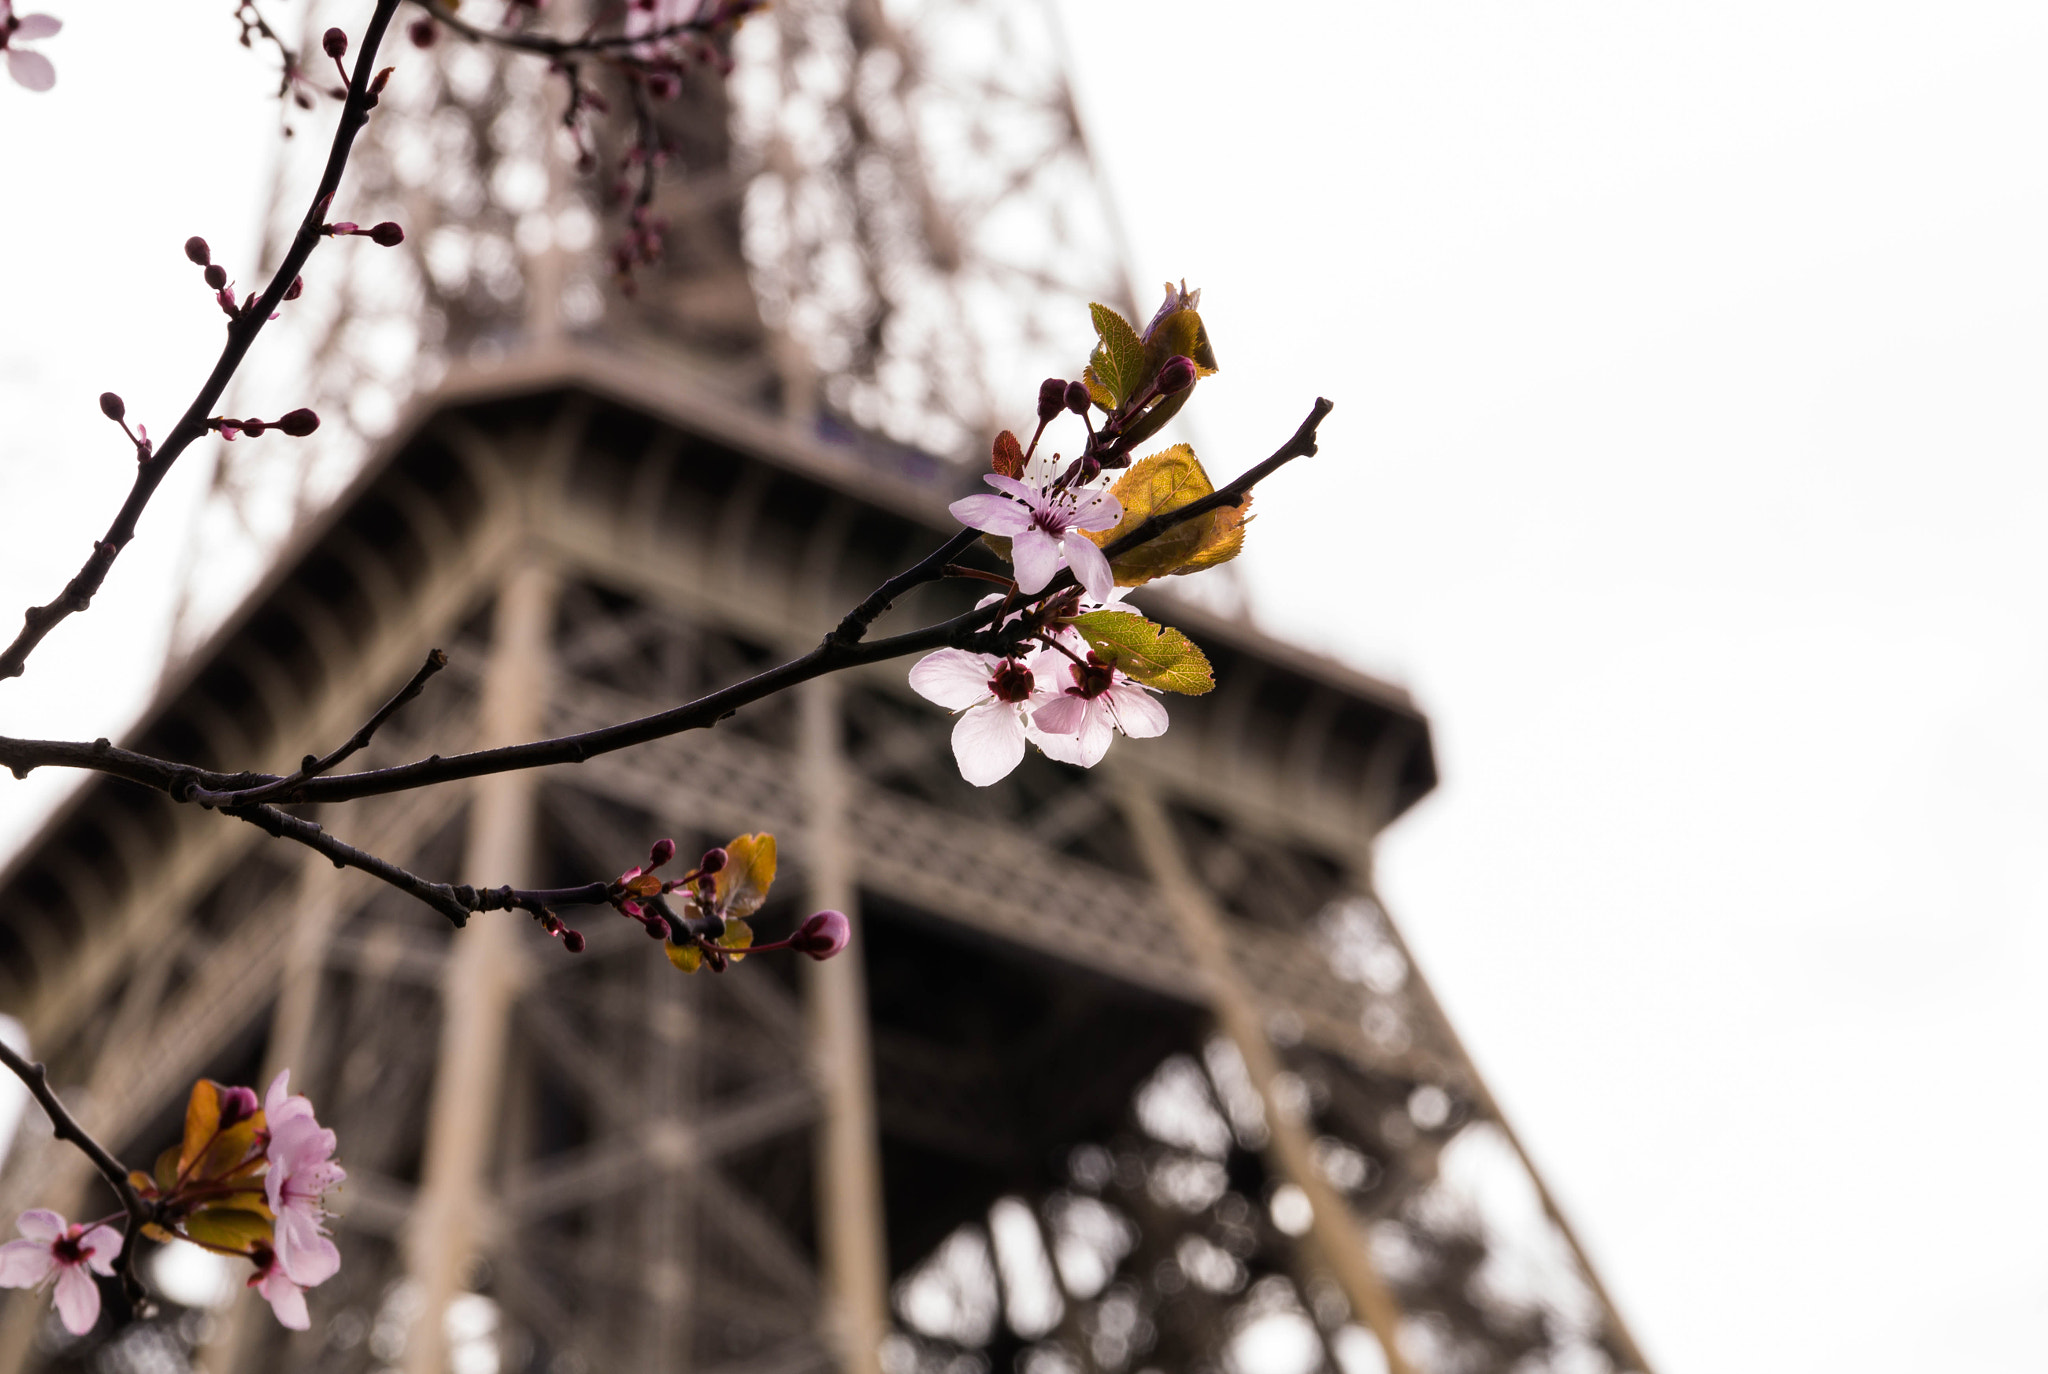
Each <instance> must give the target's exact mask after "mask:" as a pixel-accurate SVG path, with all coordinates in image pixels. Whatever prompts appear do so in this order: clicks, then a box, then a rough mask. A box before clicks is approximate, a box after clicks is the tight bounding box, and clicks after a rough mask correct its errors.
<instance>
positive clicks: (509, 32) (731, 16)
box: [414, 0, 761, 58]
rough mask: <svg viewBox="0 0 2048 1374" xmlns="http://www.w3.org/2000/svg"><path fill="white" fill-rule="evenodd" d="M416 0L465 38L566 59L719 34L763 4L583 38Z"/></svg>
mask: <svg viewBox="0 0 2048 1374" xmlns="http://www.w3.org/2000/svg"><path fill="white" fill-rule="evenodd" d="M414 3H416V4H418V5H419V7H420V8H421V9H423V10H425V11H426V12H427V13H428V14H431V15H432V16H434V18H435V19H436V20H437V21H438V22H440V23H443V24H446V25H447V26H448V27H449V28H451V29H453V30H455V32H457V33H459V34H461V35H462V36H463V37H464V38H467V39H470V40H471V41H473V42H477V43H495V44H497V45H498V46H499V47H502V48H512V49H515V50H517V51H519V52H528V53H534V54H537V55H539V56H541V57H552V58H564V57H579V56H585V55H603V54H606V53H613V52H622V51H624V50H626V49H629V48H637V47H641V46H643V45H646V44H654V43H662V42H666V41H667V40H668V39H671V38H682V37H685V36H687V35H691V34H706V33H715V32H717V30H718V29H719V28H720V27H721V26H723V25H726V24H732V23H737V22H738V21H739V20H740V19H743V18H745V17H746V16H747V14H749V13H750V12H752V11H753V10H757V9H759V8H760V7H761V6H760V4H759V3H758V0H755V2H753V3H743V4H725V5H720V6H718V7H717V8H716V9H714V10H712V11H710V12H709V13H706V14H699V15H695V16H692V17H691V18H689V19H685V20H682V21H680V22H678V23H674V24H670V25H667V26H666V27H663V28H659V29H649V30H648V31H647V32H646V33H631V34H629V33H616V34H606V35H603V36H601V37H600V36H597V35H589V36H586V37H583V38H551V37H549V36H548V35H546V34H543V33H521V32H519V31H518V30H517V29H491V28H485V27H484V26H483V25H481V24H472V23H470V22H469V21H468V20H467V19H464V18H462V17H461V16H460V15H458V14H457V13H456V12H455V11H454V10H453V9H450V8H449V7H448V6H447V5H446V4H444V3H443V0H414Z"/></svg>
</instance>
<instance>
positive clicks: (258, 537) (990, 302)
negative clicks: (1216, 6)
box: [191, 0, 1131, 623]
mask: <svg viewBox="0 0 2048 1374" xmlns="http://www.w3.org/2000/svg"><path fill="white" fill-rule="evenodd" d="M568 8H574V6H569V7H568ZM586 8H588V6H586ZM549 14H550V16H551V18H550V20H549V22H550V23H551V24H553V25H557V26H563V27H564V28H565V29H567V28H573V23H571V22H570V16H569V15H568V14H567V13H566V10H565V7H564V6H563V5H559V4H558V5H555V6H552V7H551V8H550V10H549ZM480 17H484V16H480ZM355 18H356V15H355V14H354V8H353V7H352V6H350V5H348V4H347V3H345V0H321V3H318V4H315V5H314V6H313V7H312V8H311V10H310V11H309V14H308V17H307V20H306V24H307V28H306V31H307V32H308V33H315V32H318V31H319V30H320V28H321V27H323V26H324V25H326V24H328V23H330V22H332V23H344V24H346V23H349V22H352V21H353V20H354V19H355ZM1061 41H1062V40H1061V36H1060V33H1059V30H1058V27H1057V23H1056V19H1055V17H1054V15H1053V12H1052V10H1051V7H1050V5H1049V4H1047V3H1042V2H1041V0H1025V3H997V0H918V2H917V3H915V4H910V3H895V0H889V2H888V3H885V0H783V2H782V3H777V4H776V5H774V6H773V7H772V8H771V9H770V10H769V11H767V12H766V13H764V14H762V15H759V16H756V17H755V18H753V19H750V20H749V21H748V23H747V24H746V25H745V26H743V27H742V29H741V31H740V34H739V37H738V41H737V42H736V44H735V50H734V53H733V56H734V58H735V61H736V66H735V69H734V71H733V73H732V76H731V77H730V78H729V79H727V80H721V79H720V78H719V77H718V76H717V74H716V73H715V72H711V71H709V70H700V71H698V72H697V73H695V75H694V78H693V79H691V80H688V81H686V82H685V84H684V88H683V92H682V95H681V96H680V98H678V99H676V100H674V101H672V102H668V103H665V104H662V105H660V106H658V107H656V112H657V115H658V120H659V124H660V127H661V132H662V136H663V138H664V140H665V141H666V143H667V145H668V147H669V149H670V150H671V151H670V158H669V161H668V163H667V164H666V166H665V167H664V168H663V170H662V174H661V179H660V188H659V193H658V196H657V198H656V200H655V202H654V204H653V207H652V208H653V210H654V211H655V213H656V214H657V215H658V216H659V217H660V218H661V219H662V220H664V221H665V222H666V223H667V225H668V232H667V248H666V253H665V255H664V257H663V259H662V260H661V262H660V263H658V264H657V265H656V266H654V267H651V268H643V269H641V270H640V271H639V272H638V273H637V274H636V281H635V287H636V289H635V291H634V293H633V295H632V296H631V297H630V298H629V297H627V296H625V295H622V294H621V292H620V290H619V289H618V286H617V284H616V282H615V281H614V280H613V279H612V277H611V274H610V269H609V266H608V249H609V247H610V245H611V242H612V240H613V239H614V238H615V236H616V234H617V231H618V228H619V221H620V216H619V214H618V211H617V207H616V205H615V203H614V201H613V190H614V180H613V177H612V175H611V173H610V171H609V170H605V171H602V172H600V173H599V174H597V175H594V176H579V175H578V174H577V173H576V172H575V171H574V169H573V165H572V164H573V160H574V155H575V145H574V143H573V141H572V140H571V139H570V137H569V136H568V135H567V133H566V132H565V131H564V130H563V129H562V127H561V124H560V114H561V111H562V109H563V107H564V104H565V95H564V86H563V83H562V82H561V80H560V79H558V78H555V77H552V76H551V75H550V74H549V73H548V71H547V69H546V67H545V66H544V64H542V63H540V62H538V61H536V60H535V59H533V58H531V57H524V56H518V55H509V54H506V53H503V52H500V51H497V50H494V49H491V48H488V47H484V46H480V45H476V44H469V43H463V42H460V41H456V40H454V39H444V40H443V41H442V42H441V43H440V44H438V45H437V46H435V47H434V48H432V49H429V50H426V51H421V50H417V49H412V48H404V49H403V51H402V52H400V53H399V55H398V57H397V61H398V65H399V72H400V75H399V77H398V79H397V80H396V81H394V83H393V85H392V87H391V90H390V92H389V93H388V94H387V96H386V97H385V101H384V105H383V107H382V108H381V109H380V112H379V115H378V117H377V118H376V119H375V120H373V121H372V123H371V124H370V126H369V128H368V129H367V130H366V131H365V133H364V136H363V138H362V139H361V141H360V142H359V145H358V146H359V151H358V152H357V154H356V157H355V159H354V161H353V163H352V165H351V167H350V171H349V175H348V180H347V181H346V182H345V183H344V190H343V192H342V200H343V201H345V202H346V204H347V205H348V206H349V209H348V214H349V215H351V216H353V217H354V218H355V219H357V220H358V221H360V222H362V223H371V222H373V221H375V220H378V219H382V218H392V219H396V220H398V221H399V222H401V223H402V224H404V225H405V226H406V229H407V233H408V235H409V237H410V244H411V246H409V247H408V248H407V249H406V250H405V251H403V252H397V253H383V252H361V251H349V250H350V249H353V248H355V247H356V246H357V245H349V246H348V248H345V249H343V250H342V251H329V252H326V253H323V254H321V255H320V258H319V261H318V263H317V265H316V267H315V272H316V274H317V282H316V284H311V285H309V289H308V291H307V294H306V296H305V297H304V298H303V299H302V300H301V301H300V302H297V303H295V306H294V309H293V310H292V311H291V312H288V315H287V317H286V318H285V319H283V320H281V321H279V323H278V325H277V326H274V327H273V330H272V334H271V335H266V337H265V344H264V350H263V354H262V356H261V357H260V358H259V359H258V360H256V362H255V363H254V364H252V367H251V369H250V372H249V380H248V381H247V383H246V384H245V385H246V393H245V394H252V395H254V394H261V395H263V396H264V397H266V398H268V397H270V396H272V395H275V394H290V395H292V396H294V397H296V398H297V399H296V401H295V402H294V403H295V404H299V403H307V404H312V405H314V406H315V407H316V408H317V409H318V410H319V411H320V413H321V415H322V416H323V417H324V418H325V419H326V421H327V423H326V424H325V425H324V426H323V429H322V430H321V433H320V434H319V435H318V436H316V437H315V438H314V439H313V440H312V441H310V442H307V443H302V444H298V445H296V446H295V447H294V450H293V452H292V453H291V454H289V455H281V454H280V453H278V452H277V451H276V450H275V446H272V449H271V451H267V452H264V453H257V452H255V451H254V450H253V449H251V448H249V447H248V446H241V447H233V446H226V445H223V446H222V448H221V453H220V460H219V464H218V466H217V468H216V472H215V477H214V490H213V499H212V501H211V502H210V503H209V505H208V509H207V511H206V513H205V514H204V515H203V516H202V519H203V520H204V521H205V522H206V523H207V533H206V537H205V539H204V540H203V541H202V542H203V544H204V546H205V547H207V548H208V549H209V550H210V551H217V550H220V549H221V548H222V546H223V545H224V544H225V545H232V544H238V543H239V544H243V545H248V546H250V547H252V548H273V549H274V548H275V547H276V546H277V545H278V544H279V542H280V541H281V538H282V537H283V536H284V535H285V534H287V533H288V532H289V531H290V530H291V529H292V528H294V527H295V526H296V524H298V523H300V522H302V521H303V520H305V519H306V518H307V517H308V516H309V515H311V514H312V513H314V512H316V511H317V510H318V509H319V508H320V507H321V506H322V505H323V504H324V503H325V502H326V501H327V500H330V499H332V497H333V495H334V494H335V493H336V492H337V491H338V490H339V489H340V487H341V486H342V485H343V484H345V483H346V481H347V479H348V477H349V475H350V474H351V473H353V472H354V471H355V470H356V469H357V467H358V466H359V465H360V463H361V462H362V461H363V458H364V457H365V455H366V453H367V452H368V450H369V447H370V445H371V444H373V443H374V442H375V441H376V440H377V439H378V438H380V437H381V436H383V435H384V434H386V433H387V432H388V431H389V430H390V429H391V427H392V426H393V424H394V423H396V420H397V417H398V415H399V414H400V413H401V412H402V410H403V408H404V406H405V404H406V402H407V400H408V398H409V397H411V396H413V395H415V394H418V393H419V392H421V391H422V390H431V389H432V387H433V386H434V385H435V383H436V382H437V381H438V379H439V378H440V377H441V376H442V374H443V373H444V371H445V370H446V369H447V368H448V367H449V366H450V365H451V364H452V365H457V366H461V367H464V368H479V367H488V366H490V365H492V364H493V363H496V362H499V361H501V360H504V359H507V358H513V357H519V356H523V355H528V354H531V353H533V352H535V351H546V350H549V349H552V348H554V347H557V346H559V345H561V344H562V343H563V342H564V341H571V340H573V341H575V342H576V343H578V344H579V345H580V346H583V347H589V346H593V345H595V346H601V347H607V348H627V349H631V350H634V351H636V352H639V353H642V354H648V353H653V354H658V355H659V356H661V357H663V358H664V359H665V360H666V361H667V362H668V364H669V365H670V366H672V367H675V368H677V369H679V370H686V371H689V372H692V373H694V374H697V375H700V376H702V377H704V378H705V379H706V380H707V382H708V383H709V384H711V385H712V386H714V387H715V388H716V389H717V390H718V391H719V392H720V394H721V395H724V396H726V397H728V398H731V399H733V400H735V401H740V402H743V403H746V404H749V405H754V406H758V407H760V408H761V409H762V410H763V412H764V413H769V414H776V415H781V416H784V417H786V418H787V419H789V420H790V422H791V423H793V424H795V425H797V426H799V427H802V428H805V429H815V430H819V431H821V432H823V433H826V434H828V435H838V436H840V437H842V438H847V437H851V436H853V435H855V434H858V435H862V436H866V437H867V439H868V441H869V442H870V443H877V442H879V443H880V444H881V445H882V446H885V447H886V446H897V447H899V449H900V451H899V452H898V453H897V454H896V459H897V461H899V462H900V463H902V464H904V465H905V466H907V467H909V468H912V469H917V468H921V467H924V466H927V465H928V464H929V463H930V462H931V458H930V457H929V455H938V456H939V457H941V458H959V457H961V456H963V455H965V454H968V453H970V452H977V451H978V450H980V449H981V448H982V447H984V446H985V445H986V442H987V434H988V432H989V431H990V430H991V429H992V428H993V427H994V426H992V425H991V424H990V423H989V422H990V419H991V417H992V416H993V415H995V414H997V413H998V411H999V410H1000V411H1002V412H1003V413H1008V412H1010V411H1015V410H1017V409H1018V407H1019V406H1021V405H1027V404H1028V403H1029V400H1030V397H1031V395H1032V391H1031V388H1033V387H1035V386H1036V384H1037V382H1038V380H1039V379H1040V378H1042V377H1045V376H1048V375H1052V374H1056V373H1062V372H1064V371H1067V370H1071V369H1072V368H1073V366H1074V359H1075V358H1077V357H1080V356H1083V355H1084V354H1085V352H1086V348H1087V345H1088V342H1089V336H1088V334H1087V311H1086V306H1087V304H1088V303H1089V302H1090V301H1107V302H1110V303H1111V304H1114V305H1117V306H1119V307H1121V308H1124V309H1125V312H1126V313H1127V314H1128V313H1131V312H1130V306H1129V304H1128V286H1127V278H1126V274H1125V270H1124V265H1123V253H1122V247H1121V230H1120V229H1119V227H1118V225H1117V223H1116V220H1115V215H1114V211H1113V208H1112V206H1111V202H1110V199H1109V197H1108V196H1107V194H1106V191H1105V188H1104V187H1103V185H1102V183H1101V179H1100V177H1099V175H1098V172H1097V169H1096V166H1095V163H1094V161H1093V159H1092V158H1091V156H1090V154H1089V150H1088V146H1087V143H1086V141H1085V139H1084V137H1083V135H1082V129H1081V124H1080V119H1079V116H1078V114H1077V112H1076V110H1075V106H1074V100H1073V93H1072V91H1071V90H1070V89H1069V87H1068V85H1067V81H1066V75H1065V67H1064V61H1063V58H1062V53H1061ZM608 94H609V95H610V96H611V97H612V99H613V103H614V108H617V109H621V110H623V109H626V108H628V107H629V106H628V102H627V100H626V98H625V97H624V96H623V95H621V94H620V93H619V92H618V91H616V90H611V91H609V92H608ZM296 122H299V123H302V124H305V125H307V126H308V129H307V130H302V131H301V136H300V137H298V138H297V139H296V140H295V141H294V142H293V143H292V145H291V146H290V148H289V150H288V151H289V152H290V153H291V155H290V156H287V157H286V158H285V159H284V160H283V162H282V164H281V170H280V173H279V177H278V189H277V195H276V206H275V209H274V211H273V214H272V220H273V226H274V233H275V234H276V235H277V236H279V237H280V239H281V237H282V236H284V235H288V234H289V233H290V232H291V229H292V227H293V226H295V225H296V223H297V221H298V217H299V216H300V214H302V213H303V208H304V207H303V204H302V197H303V194H304V187H306V186H310V185H311V184H313V180H314V178H315V175H316V171H317V165H318V155H319V154H321V153H322V151H323V150H322V148H321V147H320V146H319V144H320V139H319V138H317V137H306V136H304V135H305V134H306V133H307V132H309V131H311V130H312V129H317V128H318V127H319V126H318V123H317V119H316V118H314V117H298V118H297V120H296ZM597 132H598V139H597V142H596V144H595V148H596V151H597V152H598V153H599V161H600V165H601V166H602V167H603V168H605V169H610V168H613V167H615V166H616V165H617V163H618V157H619V154H620V152H621V151H622V150H621V149H620V148H619V147H617V146H614V141H615V135H614V136H613V137H612V138H608V137H607V136H606V128H605V126H602V125H601V126H599V128H598V131H597ZM337 213H340V212H339V211H337ZM315 286H317V289H315ZM273 336H275V337H273ZM309 380H310V383H311V385H310V387H309V386H308V382H309ZM999 399H1000V401H1001V402H1002V403H1003V404H1001V405H999V404H998V400H999ZM208 559H209V561H208V565H207V566H203V567H196V568H195V569H194V572H193V574H192V577H193V580H194V582H195V585H194V587H193V589H192V593H191V595H192V596H193V597H194V598H196V600H197V601H198V602H199V603H201V612H200V613H199V614H196V615H194V616H193V617H191V620H192V622H193V623H202V622H203V621H204V620H205V618H206V617H205V615H204V606H205V605H206V604H208V603H218V602H219V601H220V599H221V597H222V596H223V595H225V594H227V591H228V590H229V589H230V588H231V589H232V591H233V592H239V591H240V590H241V585H240V582H239V581H238V579H241V578H243V577H244V576H245V574H244V573H243V571H242V570H243V568H244V567H245V566H246V564H245V563H243V562H241V561H238V560H235V559H231V558H222V557H220V556H218V555H217V553H215V552H210V553H209V556H208ZM222 570H225V571H222ZM223 579H225V585H224V586H213V585H211V584H210V580H211V581H222V580H223ZM222 609H224V607H222Z"/></svg>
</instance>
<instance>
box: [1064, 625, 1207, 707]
mask: <svg viewBox="0 0 2048 1374" xmlns="http://www.w3.org/2000/svg"><path fill="white" fill-rule="evenodd" d="M1067 623H1068V624H1070V625H1072V626H1073V627H1074V628H1075V629H1077V630H1079V631H1080V632H1081V637H1082V638H1083V639H1085V640H1087V641H1088V647H1089V648H1091V649H1093V650H1095V652H1096V653H1098V654H1100V655H1102V657H1103V658H1104V659H1106V660H1108V661H1109V662H1111V663H1113V664H1115V665H1116V667H1117V670H1118V671H1119V672H1121V673H1123V674H1124V675H1125V676H1127V677H1129V678H1131V679H1132V680H1133V681H1136V682H1142V683H1143V684H1145V685H1146V686H1147V687H1157V688H1158V689H1159V690H1160V691H1162V692H1179V693H1180V694H1181V695H1183V696H1191V697H1198V696H1200V695H1202V693H1204V692H1207V691H1209V690H1210V689H1211V688H1213V687H1214V686H1215V685H1216V674H1215V671H1214V670H1213V669H1211V668H1210V667H1209V660H1208V659H1207V658H1205V657H1204V656H1203V654H1202V651H1201V650H1200V649H1198V648H1196V647H1195V642H1194V641H1193V640H1191V639H1189V638H1188V637H1187V636H1186V635H1184V634H1182V633H1181V632H1180V631H1179V630H1176V629H1174V628H1172V627H1171V626H1169V625H1154V624H1153V623H1152V622H1151V621H1149V620H1147V619H1145V617H1144V616H1142V615H1138V614H1136V613H1135V612H1132V611H1090V612H1089V613H1088V614H1086V615H1080V616H1075V617H1074V618H1073V619H1072V620H1070V621H1068V622H1067Z"/></svg>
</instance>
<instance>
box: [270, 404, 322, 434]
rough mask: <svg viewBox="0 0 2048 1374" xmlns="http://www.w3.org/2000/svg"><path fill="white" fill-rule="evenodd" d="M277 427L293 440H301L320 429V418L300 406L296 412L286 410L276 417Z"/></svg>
mask: <svg viewBox="0 0 2048 1374" xmlns="http://www.w3.org/2000/svg"><path fill="white" fill-rule="evenodd" d="M277 427H278V428H279V429H281V430H283V431H284V432H285V433H286V434H289V435H291V436H292V438H294V439H303V438H305V437H306V436H307V435H308V434H311V433H312V432H313V431H314V430H316V429H318V428H320V417H319V416H318V415H315V414H314V413H313V412H312V411H310V410H308V409H306V408H305V407H304V406H300V407H299V408H298V409H297V410H288V411H286V412H285V413H284V414H282V415H280V416H278V417H277Z"/></svg>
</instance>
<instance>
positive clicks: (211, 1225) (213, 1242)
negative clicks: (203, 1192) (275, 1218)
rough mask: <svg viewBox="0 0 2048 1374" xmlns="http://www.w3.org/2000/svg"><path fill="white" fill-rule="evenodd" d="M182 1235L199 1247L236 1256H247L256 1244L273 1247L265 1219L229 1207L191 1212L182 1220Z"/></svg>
mask: <svg viewBox="0 0 2048 1374" xmlns="http://www.w3.org/2000/svg"><path fill="white" fill-rule="evenodd" d="M185 1234H186V1235H188V1236H190V1237H191V1238H192V1239H193V1240H196V1241H198V1242H199V1243H200V1244H201V1245H205V1246H209V1247H211V1248H212V1249H215V1250H231V1251H233V1252H235V1253H236V1254H247V1253H248V1251H249V1248H250V1247H251V1246H252V1245H255V1244H256V1243H257V1242H259V1241H260V1242H262V1243H263V1244H265V1245H270V1244H272V1243H273V1241H272V1236H271V1224H270V1222H269V1221H268V1220H267V1219H266V1218H263V1217H260V1216H258V1215H256V1213H254V1212H243V1211H237V1210H235V1209H234V1208H230V1207H221V1208H212V1207H209V1208H207V1209H206V1210H205V1211H203V1212H194V1213H193V1214H192V1215H191V1216H189V1217H187V1218H185Z"/></svg>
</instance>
